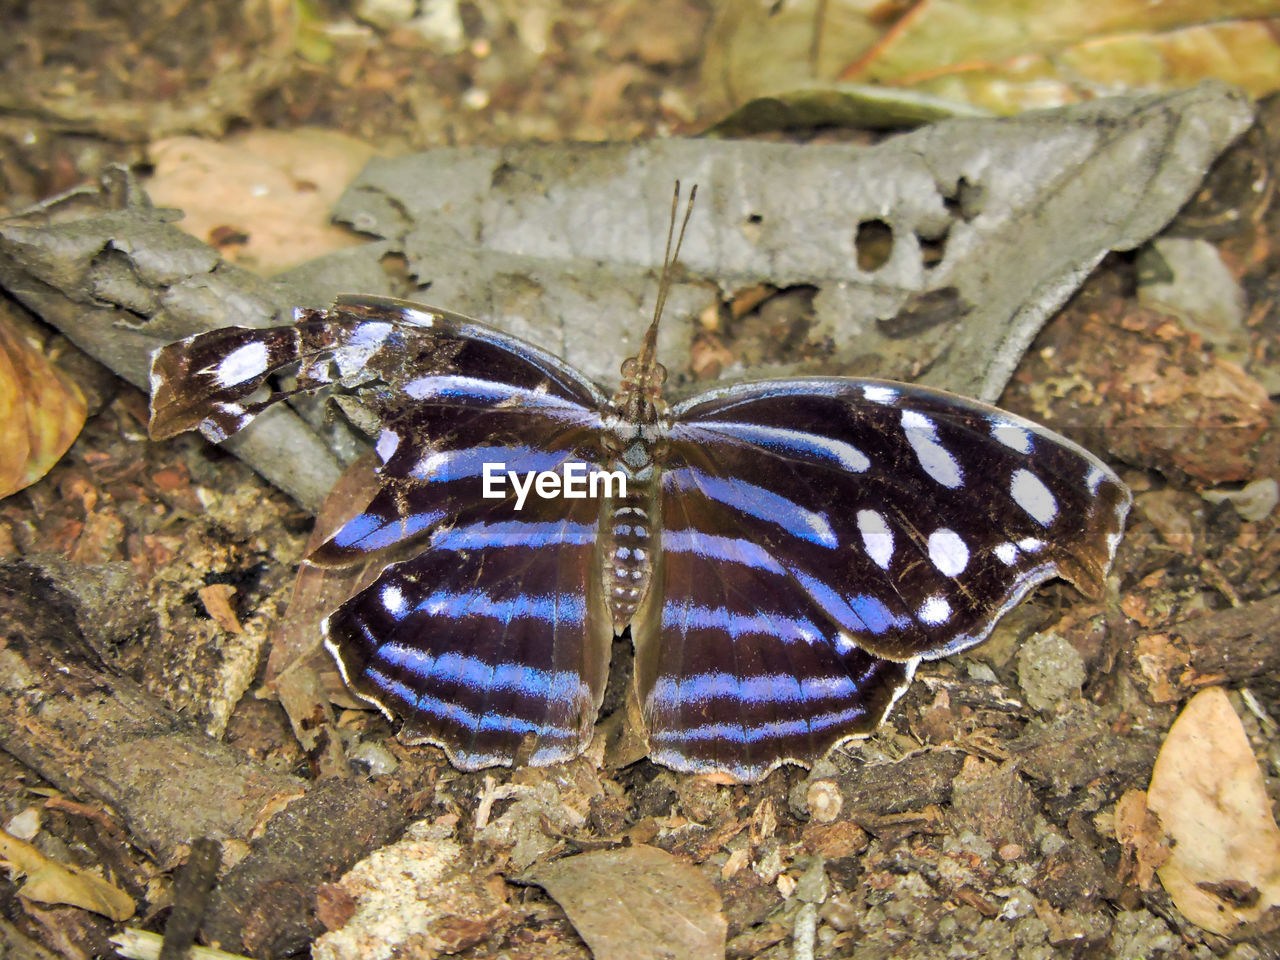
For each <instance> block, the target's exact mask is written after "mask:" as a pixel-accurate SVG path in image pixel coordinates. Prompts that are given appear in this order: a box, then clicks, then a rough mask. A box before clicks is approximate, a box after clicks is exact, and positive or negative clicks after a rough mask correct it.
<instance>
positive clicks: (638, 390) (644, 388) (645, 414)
mask: <svg viewBox="0 0 1280 960" xmlns="http://www.w3.org/2000/svg"><path fill="white" fill-rule="evenodd" d="M649 329H650V330H651V331H654V332H655V333H656V325H655V326H654V327H650V328H649ZM666 380H667V368H666V367H664V366H663V365H662V364H660V363H659V362H658V361H657V360H656V359H655V358H654V356H653V350H652V347H651V345H650V343H649V338H648V337H646V338H645V348H644V349H643V350H641V351H640V354H639V355H638V356H635V357H631V358H630V359H628V360H627V361H625V362H624V363H623V364H622V386H620V387H619V388H618V392H617V393H616V394H614V396H613V405H614V406H615V407H616V408H617V410H618V413H619V414H620V415H621V416H623V417H625V418H626V419H627V420H630V421H632V422H634V423H654V422H655V421H657V420H659V419H660V418H661V417H662V416H663V415H664V414H665V413H666V412H667V403H666V401H665V400H663V399H662V385H663V384H664V383H665V382H666Z"/></svg>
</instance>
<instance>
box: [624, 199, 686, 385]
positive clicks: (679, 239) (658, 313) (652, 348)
mask: <svg viewBox="0 0 1280 960" xmlns="http://www.w3.org/2000/svg"><path fill="white" fill-rule="evenodd" d="M697 195H698V185H697V184H696V183H695V184H694V185H693V186H692V187H690V188H689V200H688V202H687V203H686V204H685V208H684V219H683V220H682V221H681V222H680V233H679V234H678V235H677V234H676V215H677V214H678V213H679V211H680V181H679V180H677V181H676V189H675V192H674V193H673V194H672V196H671V218H670V219H669V220H668V221H667V249H666V252H664V253H663V255H662V274H661V275H660V276H659V278H658V299H657V302H656V303H655V304H654V305H653V322H652V323H650V324H649V329H648V330H647V331H645V335H644V344H643V345H642V346H641V348H640V355H639V357H637V360H638V361H639V365H640V367H641V369H644V370H647V369H649V368H651V367H652V366H653V365H654V359H655V357H656V355H657V352H658V324H659V323H660V322H661V320H662V311H663V310H664V309H665V308H666V306H667V296H668V295H669V294H670V293H671V285H672V283H673V282H674V280H673V275H674V269H675V265H676V262H677V261H678V260H679V259H680V248H681V247H682V246H684V234H685V230H686V229H688V226H689V217H690V216H692V215H693V201H694V198H695V197H697ZM673 239H674V240H675V250H674V252H673V251H672V247H671V241H672V240H673Z"/></svg>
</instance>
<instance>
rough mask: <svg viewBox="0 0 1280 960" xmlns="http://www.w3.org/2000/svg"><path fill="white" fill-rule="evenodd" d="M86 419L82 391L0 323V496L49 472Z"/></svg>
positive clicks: (1, 321) (5, 495) (7, 325)
mask: <svg viewBox="0 0 1280 960" xmlns="http://www.w3.org/2000/svg"><path fill="white" fill-rule="evenodd" d="M84 416H85V402H84V396H83V395H82V394H81V393H80V389H79V388H78V387H77V386H76V385H75V384H74V383H72V382H71V380H70V379H68V378H67V377H66V375H65V374H63V373H62V371H61V370H59V369H58V368H57V367H55V366H54V365H53V364H52V363H50V362H49V361H48V359H46V357H45V356H44V354H42V353H41V352H40V351H39V350H37V349H36V348H35V347H33V346H32V345H31V344H30V343H28V342H27V340H26V339H25V338H23V337H22V336H20V335H19V334H18V333H17V331H15V330H14V329H13V328H12V327H11V326H10V325H9V323H8V322H7V321H5V320H3V319H0V450H2V451H4V454H3V457H0V497H7V496H9V494H11V493H15V492H17V491H18V490H21V489H22V488H23V487H26V486H29V485H30V484H32V483H35V482H36V481H37V480H39V479H40V478H41V477H43V476H44V475H45V474H46V473H48V472H49V469H50V468H51V467H52V466H53V465H54V464H55V463H57V462H58V459H59V458H60V457H61V456H62V455H63V454H64V453H66V452H67V448H68V447H70V446H71V443H72V441H73V440H75V438H76V437H77V436H78V435H79V433H80V428H81V427H83V426H84Z"/></svg>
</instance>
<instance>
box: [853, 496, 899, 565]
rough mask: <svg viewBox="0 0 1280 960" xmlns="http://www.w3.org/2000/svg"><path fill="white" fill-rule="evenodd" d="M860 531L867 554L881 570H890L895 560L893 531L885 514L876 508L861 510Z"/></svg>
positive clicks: (859, 517) (859, 515)
mask: <svg viewBox="0 0 1280 960" xmlns="http://www.w3.org/2000/svg"><path fill="white" fill-rule="evenodd" d="M858 532H859V533H860V534H862V548H863V549H864V550H866V551H867V556H868V557H870V558H871V559H872V560H873V561H874V562H875V565H876V566H877V567H879V568H880V569H881V570H888V569H889V563H890V562H891V561H892V560H893V531H892V530H890V529H889V524H888V523H887V522H886V521H885V519H884V516H883V515H882V514H879V513H877V512H876V511H875V510H859V511H858Z"/></svg>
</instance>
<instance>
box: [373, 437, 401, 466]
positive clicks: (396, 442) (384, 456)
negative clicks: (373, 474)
mask: <svg viewBox="0 0 1280 960" xmlns="http://www.w3.org/2000/svg"><path fill="white" fill-rule="evenodd" d="M399 447H400V435H399V434H398V433H396V432H395V431H393V430H383V431H382V432H381V433H380V434H378V443H377V445H376V446H374V448H373V449H374V450H375V451H376V452H377V454H378V459H379V460H381V461H382V462H383V463H386V462H387V461H388V460H390V459H391V458H392V456H394V455H395V452H396V450H397V449H398V448H399Z"/></svg>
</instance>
